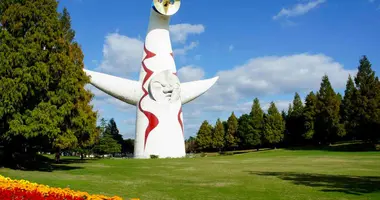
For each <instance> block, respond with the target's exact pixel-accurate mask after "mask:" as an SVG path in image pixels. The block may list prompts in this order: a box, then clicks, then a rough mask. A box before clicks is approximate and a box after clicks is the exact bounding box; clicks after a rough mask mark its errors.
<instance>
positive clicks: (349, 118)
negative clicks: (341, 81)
mask: <svg viewBox="0 0 380 200" xmlns="http://www.w3.org/2000/svg"><path fill="white" fill-rule="evenodd" d="M356 93H357V91H356V88H355V83H354V81H353V80H352V77H351V75H349V76H348V80H347V84H346V90H345V91H344V98H343V100H342V104H341V119H342V122H343V123H344V126H345V129H346V132H347V134H348V135H349V137H351V139H353V138H354V137H355V127H356V120H355V109H356V108H355V106H354V102H355V94H356Z"/></svg>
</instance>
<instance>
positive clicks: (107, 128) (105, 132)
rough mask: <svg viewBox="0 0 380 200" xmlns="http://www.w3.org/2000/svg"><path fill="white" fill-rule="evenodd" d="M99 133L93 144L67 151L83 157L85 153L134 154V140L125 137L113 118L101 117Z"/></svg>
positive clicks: (99, 154)
mask: <svg viewBox="0 0 380 200" xmlns="http://www.w3.org/2000/svg"><path fill="white" fill-rule="evenodd" d="M97 129H98V130H99V133H100V134H99V135H98V137H97V138H96V140H95V142H94V143H93V144H92V145H89V146H87V147H85V148H74V149H69V150H68V151H67V152H70V153H79V154H80V155H81V158H82V159H83V156H84V155H90V154H92V155H96V156H98V157H99V156H103V155H107V154H111V155H112V156H113V157H115V156H116V154H118V156H125V155H126V154H133V152H134V140H133V139H123V136H122V135H121V134H120V133H119V129H118V128H117V125H116V122H115V120H114V119H113V118H111V119H110V120H108V121H107V120H106V119H104V118H101V119H100V125H99V126H98V127H97Z"/></svg>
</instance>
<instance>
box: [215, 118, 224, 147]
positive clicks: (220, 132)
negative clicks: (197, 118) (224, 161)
mask: <svg viewBox="0 0 380 200" xmlns="http://www.w3.org/2000/svg"><path fill="white" fill-rule="evenodd" d="M224 135H225V133H224V126H223V124H222V122H221V121H220V119H218V120H216V124H215V128H214V130H213V132H212V147H213V148H215V149H218V150H219V152H220V151H221V149H222V148H223V147H224Z"/></svg>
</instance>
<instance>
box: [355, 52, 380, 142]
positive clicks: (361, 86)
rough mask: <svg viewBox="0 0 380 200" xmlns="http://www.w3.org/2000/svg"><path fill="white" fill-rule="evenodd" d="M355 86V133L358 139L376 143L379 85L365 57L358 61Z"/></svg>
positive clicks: (379, 125) (378, 136)
mask: <svg viewBox="0 0 380 200" xmlns="http://www.w3.org/2000/svg"><path fill="white" fill-rule="evenodd" d="M355 85H356V88H357V92H356V93H355V95H354V96H355V97H354V99H355V100H354V107H355V121H356V122H357V123H358V125H357V128H356V133H357V134H358V138H360V139H364V140H368V141H371V142H376V141H377V140H378V139H380V131H379V130H380V83H379V79H378V77H377V76H375V72H374V71H373V70H372V67H371V63H370V62H369V60H368V59H367V57H366V56H363V58H362V59H361V60H360V65H359V67H358V73H357V75H356V77H355Z"/></svg>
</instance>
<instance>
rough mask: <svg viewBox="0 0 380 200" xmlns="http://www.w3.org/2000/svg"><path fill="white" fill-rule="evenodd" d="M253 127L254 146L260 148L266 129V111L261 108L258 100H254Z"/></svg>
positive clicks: (251, 114)
mask: <svg viewBox="0 0 380 200" xmlns="http://www.w3.org/2000/svg"><path fill="white" fill-rule="evenodd" d="M250 117H251V126H252V128H253V130H252V131H253V132H252V134H253V137H252V138H253V139H252V143H251V145H252V146H259V145H260V144H261V138H262V133H263V128H264V111H263V109H262V108H261V105H260V101H259V99H258V98H255V99H254V100H253V105H252V109H251V113H250Z"/></svg>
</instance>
